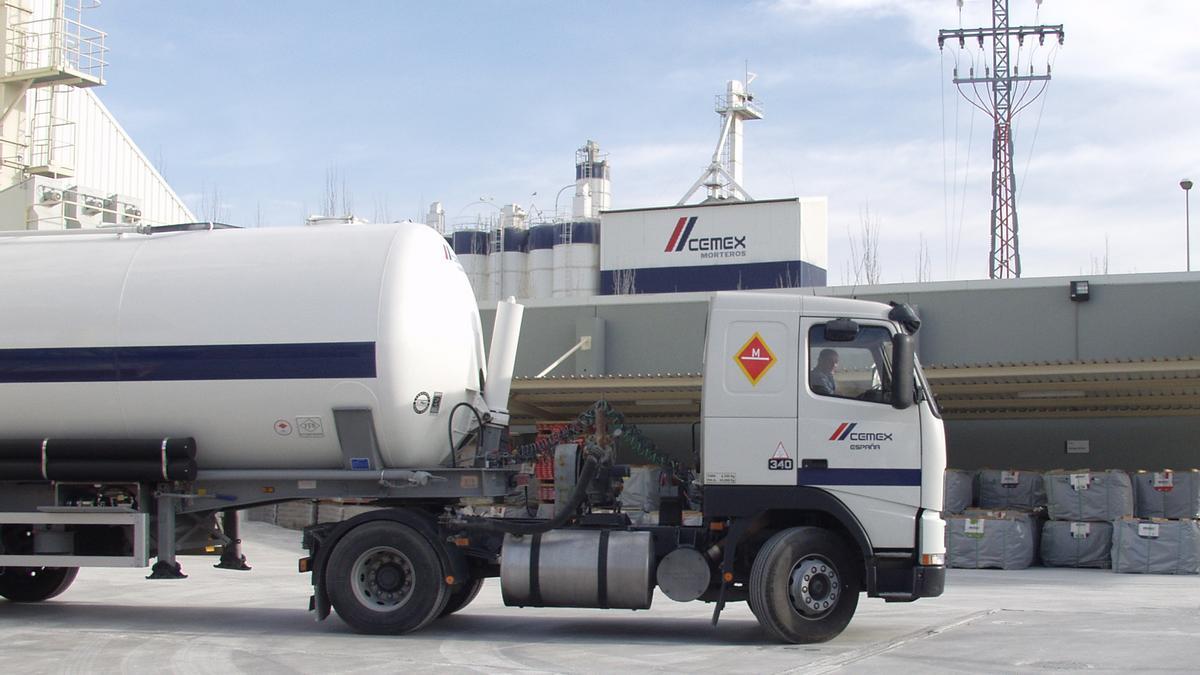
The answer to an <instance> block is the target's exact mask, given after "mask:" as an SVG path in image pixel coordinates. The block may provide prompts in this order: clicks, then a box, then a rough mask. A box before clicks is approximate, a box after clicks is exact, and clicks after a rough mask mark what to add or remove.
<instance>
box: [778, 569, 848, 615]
mask: <svg viewBox="0 0 1200 675" xmlns="http://www.w3.org/2000/svg"><path fill="white" fill-rule="evenodd" d="M841 591H842V582H841V579H840V578H839V577H838V572H837V568H835V567H834V566H833V565H832V564H831V563H830V562H829V561H828V560H825V559H824V558H821V557H816V556H814V557H810V558H805V559H803V560H801V561H800V562H798V563H796V566H795V567H793V568H792V574H791V581H790V583H789V584H788V597H789V599H790V600H791V602H792V607H794V608H795V609H796V611H797V612H800V613H801V614H802V615H804V616H805V617H808V618H819V617H821V616H824V615H826V614H828V613H829V612H831V611H833V609H834V607H836V606H837V600H838V596H840V595H841Z"/></svg>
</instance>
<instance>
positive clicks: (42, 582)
mask: <svg viewBox="0 0 1200 675" xmlns="http://www.w3.org/2000/svg"><path fill="white" fill-rule="evenodd" d="M0 570H3V571H2V573H0V595H2V596H4V597H5V598H8V599H9V600H11V601H12V602H41V601H42V600H49V599H50V598H53V597H55V596H56V595H58V594H60V593H62V592H63V591H65V590H67V588H69V587H70V586H71V582H73V581H75V575H76V574H79V568H78V567H4V568H0Z"/></svg>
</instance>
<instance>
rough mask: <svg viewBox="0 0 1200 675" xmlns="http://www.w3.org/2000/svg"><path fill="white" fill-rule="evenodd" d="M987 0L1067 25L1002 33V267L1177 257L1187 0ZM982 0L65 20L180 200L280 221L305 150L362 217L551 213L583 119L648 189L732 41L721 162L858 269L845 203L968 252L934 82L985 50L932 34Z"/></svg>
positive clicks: (673, 178)
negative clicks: (754, 105)
mask: <svg viewBox="0 0 1200 675" xmlns="http://www.w3.org/2000/svg"><path fill="white" fill-rule="evenodd" d="M1010 5H1011V6H1010V13H1011V19H1010V23H1011V24H1012V25H1018V24H1024V25H1032V24H1035V23H1046V24H1059V23H1061V24H1063V25H1064V30H1065V33H1066V38H1065V41H1064V44H1063V45H1062V46H1061V47H1059V46H1057V45H1056V44H1053V41H1048V42H1047V44H1046V45H1045V46H1044V47H1036V48H1035V45H1036V43H1035V41H1032V40H1031V41H1029V43H1028V44H1027V45H1026V47H1025V48H1023V49H1020V50H1018V51H1017V58H1018V59H1019V61H1020V63H1021V64H1023V65H1026V66H1027V65H1030V64H1032V65H1034V66H1035V69H1036V70H1037V71H1038V72H1043V71H1044V69H1045V67H1046V65H1047V63H1052V65H1053V71H1052V74H1053V79H1052V80H1051V81H1050V83H1049V85H1048V86H1047V87H1046V90H1045V92H1044V93H1043V95H1042V96H1041V97H1040V98H1039V99H1037V100H1035V101H1034V102H1033V103H1032V104H1031V105H1029V106H1028V107H1027V108H1026V109H1025V110H1024V111H1023V112H1021V113H1020V115H1019V116H1018V117H1017V119H1016V122H1015V125H1014V139H1015V140H1014V143H1015V149H1014V158H1015V166H1016V179H1017V183H1018V186H1019V187H1018V202H1017V207H1018V218H1019V227H1020V238H1021V260H1022V266H1023V276H1025V277H1041V276H1062V275H1067V276H1069V275H1078V274H1097V273H1103V272H1108V273H1114V274H1116V273H1137V272H1167V271H1180V270H1183V269H1184V268H1185V264H1186V247H1185V240H1186V237H1187V232H1186V227H1185V215H1186V214H1185V206H1186V205H1185V194H1184V192H1183V190H1182V189H1181V188H1180V186H1179V181H1180V180H1181V179H1182V178H1185V177H1191V178H1196V179H1200V125H1197V123H1196V122H1197V111H1198V110H1200V65H1198V64H1200V40H1197V39H1196V35H1195V34H1196V29H1197V27H1200V2H1196V1H1195V0H1155V1H1154V2H1148V1H1143V2H1130V1H1129V0H1120V1H1119V0H1045V1H1044V2H1041V3H1037V2H1035V1H1034V0H1010ZM990 9H991V2H990V0H966V1H965V2H964V3H963V6H962V8H961V9H960V8H959V7H958V6H957V4H956V2H955V1H954V0H761V1H747V2H730V1H725V2H721V1H704V0H688V1H684V0H658V1H650V0H606V1H605V2H587V3H585V2H576V1H574V0H548V1H541V0H513V1H511V2H495V1H484V0H477V1H474V2H466V1H455V0H446V1H442V2H415V1H401V0H396V1H391V2H384V1H383V0H379V1H376V2H366V1H351V0H347V1H345V2H338V3H331V2H313V1H309V0H295V1H293V2H287V3H278V2H234V1H232V0H208V1H205V2H185V1H183V0H171V1H163V0H114V1H112V2H106V3H104V4H103V5H101V6H100V7H99V8H97V9H92V10H89V11H87V12H86V13H85V20H86V22H87V23H89V24H91V25H93V26H95V27H97V28H99V29H101V30H104V31H106V32H107V33H108V40H107V44H108V47H109V49H110V51H109V55H108V56H109V58H108V62H109V65H108V67H107V71H106V80H107V84H106V85H105V86H104V87H101V88H100V89H98V90H97V94H98V95H99V96H100V98H101V100H103V101H104V103H105V105H107V106H108V108H109V109H110V110H111V111H112V112H113V114H114V115H115V116H116V118H117V120H118V121H119V122H120V123H121V125H122V126H123V127H124V128H125V130H126V131H127V132H128V133H129V134H130V135H131V136H132V137H133V139H134V141H135V142H136V143H138V145H139V146H140V147H141V148H142V150H143V152H144V153H145V154H146V156H147V157H149V158H150V160H151V161H152V162H154V164H155V165H156V166H157V167H158V168H159V170H160V172H161V173H162V174H163V175H164V177H165V178H166V179H167V181H168V182H169V183H170V184H171V186H172V187H173V188H174V189H175V191H176V192H177V193H179V195H180V196H181V197H182V198H183V199H184V200H185V201H186V202H187V203H188V204H189V206H190V207H191V208H192V210H193V211H194V212H196V215H197V216H198V217H201V218H205V219H208V218H211V217H214V216H215V217H217V218H218V219H220V220H223V221H226V222H230V223H233V224H237V225H245V226H277V225H299V224H301V223H303V221H304V218H305V217H306V216H308V215H311V214H315V213H318V212H321V211H323V210H324V208H323V205H324V203H325V202H326V200H327V198H328V195H329V190H328V188H327V185H328V183H329V182H330V178H331V177H332V178H333V184H334V186H335V188H336V192H337V202H338V204H339V206H340V205H343V204H344V205H347V206H349V207H350V209H351V210H352V211H353V213H354V214H355V215H358V216H360V217H362V218H366V219H368V220H371V221H373V222H378V221H391V220H397V219H404V218H413V219H422V218H423V214H424V212H425V210H426V209H427V207H428V204H429V203H430V202H432V201H435V200H436V201H441V202H442V203H443V204H444V207H445V209H446V212H447V218H448V220H449V221H450V223H451V224H455V223H460V222H464V221H468V220H472V219H474V218H475V217H476V216H478V215H486V214H488V213H491V212H494V207H492V206H491V205H490V204H489V203H483V202H481V201H480V200H481V199H484V200H487V201H489V202H492V203H495V204H505V203H516V204H520V205H521V206H522V207H524V208H526V209H528V210H530V211H531V212H535V213H536V212H539V211H540V212H541V213H544V214H546V215H547V216H549V215H551V214H553V212H554V210H555V197H556V194H558V193H559V190H560V188H562V187H564V186H566V185H568V184H569V183H571V182H572V181H573V180H574V153H575V150H576V149H577V148H579V147H580V146H582V145H583V144H584V142H585V141H587V140H588V139H593V140H595V141H596V142H598V143H599V144H600V145H601V148H602V150H603V151H604V152H607V153H608V159H609V162H610V164H611V166H612V178H613V207H614V208H637V207H646V206H663V205H670V204H674V203H675V202H676V201H678V200H679V198H680V197H682V196H683V194H684V192H685V191H686V190H687V189H688V187H690V186H691V184H692V183H693V182H694V181H695V180H696V178H698V177H699V176H700V174H701V173H702V171H703V169H704V168H705V167H706V166H707V164H708V162H709V159H710V157H711V155H712V152H713V149H714V147H715V145H716V142H717V138H718V133H719V124H720V118H719V116H718V115H717V114H716V113H715V112H714V110H713V105H714V97H715V96H716V95H717V94H719V93H723V92H724V90H725V82H726V81H727V80H730V79H743V78H744V76H745V73H746V71H747V68H748V69H749V71H750V72H753V73H755V74H757V78H756V79H755V80H754V82H753V85H752V86H751V90H752V92H753V93H754V95H755V97H756V100H757V101H758V102H759V103H760V104H761V105H762V106H763V108H764V109H765V113H766V114H765V117H764V119H763V120H761V121H753V122H748V123H747V124H746V126H745V161H746V168H745V184H744V187H745V188H746V190H747V191H748V192H749V194H750V195H751V196H752V197H754V198H755V199H772V198H781V197H792V196H826V197H828V200H829V283H830V284H831V285H837V284H843V283H851V282H853V281H855V280H856V279H857V278H861V277H860V275H861V270H859V271H858V272H857V274H856V271H855V267H856V265H855V264H854V257H853V251H854V250H856V249H857V250H859V251H861V250H862V249H863V245H862V230H863V225H864V222H869V223H871V224H872V225H873V226H874V227H875V229H877V231H878V244H877V247H878V253H879V258H880V278H881V281H883V282H905V281H915V280H933V281H938V280H946V279H981V278H986V277H987V275H988V252H989V233H990V210H991V193H990V190H991V185H990V183H991V179H990V173H991V134H992V128H991V127H992V124H991V120H990V118H988V117H986V116H984V115H983V114H982V113H981V112H979V111H978V110H976V109H974V108H973V107H971V105H970V104H969V103H967V101H966V100H965V99H963V98H962V97H961V96H960V95H959V94H958V92H957V89H956V87H955V85H954V84H953V83H952V82H951V78H952V77H953V69H954V68H955V66H956V64H957V65H958V67H959V68H960V70H961V71H963V72H965V71H966V70H967V69H968V68H969V67H970V65H971V63H972V62H973V61H974V63H975V64H976V65H977V66H978V65H979V64H980V63H981V60H982V59H984V57H983V55H981V53H980V52H979V50H978V47H977V45H973V44H971V43H968V45H967V49H965V50H960V49H959V48H958V47H957V45H956V44H948V45H947V46H946V48H945V49H944V50H939V49H938V46H937V33H938V29H940V28H959V27H964V28H972V27H977V26H985V25H990V23H991V14H990ZM1014 49H1016V45H1015V44H1014ZM570 197H571V192H570V191H569V190H568V191H566V192H563V193H562V196H561V198H560V199H558V208H559V211H560V212H561V211H565V210H566V209H569V202H570ZM1197 212H1198V219H1200V198H1198V203H1197ZM1193 238H1194V239H1197V240H1200V229H1198V230H1197V232H1196V236H1195V237H1193ZM1192 253H1193V257H1196V258H1197V260H1196V261H1195V262H1194V263H1193V265H1194V267H1196V268H1200V242H1193V244H1192Z"/></svg>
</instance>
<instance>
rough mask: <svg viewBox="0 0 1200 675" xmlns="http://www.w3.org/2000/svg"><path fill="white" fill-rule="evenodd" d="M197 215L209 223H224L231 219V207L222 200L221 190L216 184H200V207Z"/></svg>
mask: <svg viewBox="0 0 1200 675" xmlns="http://www.w3.org/2000/svg"><path fill="white" fill-rule="evenodd" d="M197 215H199V216H200V219H201V220H202V221H204V222H207V223H223V222H225V221H227V220H229V208H228V207H227V206H226V205H225V204H223V203H222V202H221V191H220V190H219V189H218V188H217V186H216V185H213V186H211V187H209V186H206V185H204V184H203V183H201V184H200V209H199V212H198V213H197Z"/></svg>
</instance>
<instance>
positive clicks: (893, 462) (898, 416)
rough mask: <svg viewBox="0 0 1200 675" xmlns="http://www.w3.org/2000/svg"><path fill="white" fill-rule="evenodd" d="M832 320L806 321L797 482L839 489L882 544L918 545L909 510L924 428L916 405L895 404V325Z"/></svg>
mask: <svg viewBox="0 0 1200 675" xmlns="http://www.w3.org/2000/svg"><path fill="white" fill-rule="evenodd" d="M829 321H830V319H819V318H804V319H802V320H801V335H802V344H803V346H802V348H801V350H800V351H801V354H802V357H803V358H802V360H803V361H804V365H803V366H802V367H803V368H804V370H802V371H800V376H799V377H798V378H797V379H798V380H799V382H798V384H799V390H800V395H799V401H798V403H799V414H798V416H797V438H798V443H799V446H800V447H799V456H798V459H797V465H798V466H797V483H798V484H799V485H812V486H820V487H822V488H824V489H827V490H829V491H830V492H834V493H837V494H838V496H839V498H841V499H842V500H843V501H845V502H847V504H849V505H851V506H852V508H854V510H855V512H856V513H859V514H860V518H862V519H863V521H864V525H866V526H867V527H868V531H869V532H871V534H872V540H873V541H874V543H875V545H876V546H885V547H886V546H901V547H911V546H912V537H913V532H912V514H913V512H914V509H913V508H907V507H914V508H915V507H917V506H920V497H921V428H920V419H919V417H918V414H917V413H918V407H917V406H913V407H910V408H908V409H906V410H897V409H895V408H893V407H892V404H891V401H892V383H891V375H890V369H891V363H892V344H891V337H892V332H893V328H892V327H891V326H890V325H889V324H888V323H887V322H883V321H869V320H857V321H855V322H854V324H857V330H856V331H850V332H847V331H845V330H842V331H826V324H827V323H828V322H829ZM841 321H842V322H846V320H845V319H842V320H841ZM847 323H848V322H847ZM854 324H850V325H851V326H853V325H854ZM843 328H844V327H843ZM901 505H903V507H901ZM864 516H865V517H864ZM876 533H885V534H881V535H877V534H876ZM879 536H884V537H885V538H888V539H893V540H894V541H893V542H892V543H885V542H881V541H878V540H877V539H878V537H879Z"/></svg>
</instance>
